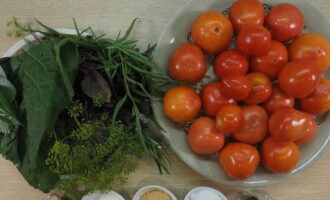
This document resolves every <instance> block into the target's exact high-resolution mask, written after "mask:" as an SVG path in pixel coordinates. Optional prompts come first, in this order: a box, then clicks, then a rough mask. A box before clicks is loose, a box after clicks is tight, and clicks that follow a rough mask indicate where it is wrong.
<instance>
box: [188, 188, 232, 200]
mask: <svg viewBox="0 0 330 200" xmlns="http://www.w3.org/2000/svg"><path fill="white" fill-rule="evenodd" d="M199 190H210V191H213V192H215V193H217V194H218V196H219V197H220V198H221V200H227V197H225V195H223V194H222V193H221V192H220V191H218V190H216V189H213V188H210V187H197V188H194V189H192V190H190V191H189V192H188V193H187V194H186V196H185V198H184V200H189V197H190V196H191V195H192V194H193V193H195V192H197V191H199Z"/></svg>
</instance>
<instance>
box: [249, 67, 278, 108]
mask: <svg viewBox="0 0 330 200" xmlns="http://www.w3.org/2000/svg"><path fill="white" fill-rule="evenodd" d="M246 77H247V78H248V79H249V81H250V82H251V83H252V90H251V92H250V94H249V96H248V98H246V99H244V102H245V103H247V104H259V103H262V102H264V101H266V100H267V99H268V98H269V97H270V95H271V94H272V87H273V86H272V82H271V81H270V80H269V78H268V77H267V76H266V75H264V74H262V73H259V72H253V73H250V74H248V75H247V76H246Z"/></svg>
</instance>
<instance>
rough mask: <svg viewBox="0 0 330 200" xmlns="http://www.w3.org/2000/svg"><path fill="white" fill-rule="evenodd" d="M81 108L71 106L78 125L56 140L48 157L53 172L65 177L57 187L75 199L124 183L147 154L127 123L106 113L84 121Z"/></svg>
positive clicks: (69, 113)
mask: <svg viewBox="0 0 330 200" xmlns="http://www.w3.org/2000/svg"><path fill="white" fill-rule="evenodd" d="M82 107H83V106H82V104H81V103H79V102H74V103H73V104H72V105H71V106H70V108H69V109H68V116H70V117H71V119H73V120H74V121H76V127H77V128H76V129H74V130H72V131H71V133H69V134H67V136H66V137H65V138H63V139H58V140H57V141H56V142H55V143H54V145H53V147H52V148H51V149H50V152H49V157H48V158H47V160H46V164H47V165H48V166H49V167H50V169H51V171H52V172H54V173H56V174H58V175H60V176H61V177H62V178H61V179H60V180H59V182H58V186H57V187H58V189H59V190H60V191H64V192H65V195H66V196H67V197H70V198H72V199H80V198H81V197H83V196H84V195H86V194H88V193H89V192H93V191H101V192H105V191H108V190H111V188H112V187H113V186H115V185H118V184H123V183H124V182H125V181H126V178H127V175H128V174H129V173H131V172H133V171H134V170H135V169H136V168H137V167H138V159H139V158H141V157H142V156H143V154H144V151H143V147H142V146H141V144H140V143H139V141H138V140H136V136H134V135H133V134H131V133H129V130H128V129H127V128H126V126H125V125H124V124H122V123H120V122H114V121H111V120H110V119H109V117H108V116H109V115H107V114H106V113H104V114H103V115H102V116H100V117H99V118H98V119H96V118H95V119H94V120H92V121H89V120H85V119H84V117H85V116H83V114H84V113H83V112H82V110H81V108H82ZM65 120H68V119H65ZM59 125H61V123H58V125H57V126H59Z"/></svg>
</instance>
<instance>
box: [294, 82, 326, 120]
mask: <svg viewBox="0 0 330 200" xmlns="http://www.w3.org/2000/svg"><path fill="white" fill-rule="evenodd" d="M300 106H301V108H302V109H303V110H304V111H306V112H308V113H311V114H315V115H323V114H325V113H326V112H328V111H329V110H330V81H328V80H326V79H324V78H322V79H321V81H320V84H319V86H317V88H316V90H315V91H314V92H313V93H312V94H311V95H309V96H308V97H306V98H303V99H301V101H300Z"/></svg>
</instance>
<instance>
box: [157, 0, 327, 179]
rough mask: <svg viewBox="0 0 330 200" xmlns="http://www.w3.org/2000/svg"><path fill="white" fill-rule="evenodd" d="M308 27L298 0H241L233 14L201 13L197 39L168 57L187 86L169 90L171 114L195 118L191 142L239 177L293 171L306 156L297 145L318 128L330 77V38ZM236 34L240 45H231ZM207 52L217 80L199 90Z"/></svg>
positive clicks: (187, 119)
mask: <svg viewBox="0 0 330 200" xmlns="http://www.w3.org/2000/svg"><path fill="white" fill-rule="evenodd" d="M316 23H317V22H316ZM304 26H305V24H304V16H303V13H302V12H301V10H300V9H299V8H298V7H296V6H295V5H292V4H289V3H282V4H278V5H275V6H273V7H272V8H271V9H270V10H269V11H265V9H264V6H263V4H262V3H261V2H260V1H259V0H236V1H235V2H234V3H233V4H232V6H231V8H230V10H229V17H227V16H225V15H223V14H222V13H219V12H216V11H208V12H205V13H202V14H201V15H200V16H199V17H198V18H197V19H196V20H195V22H194V24H193V26H192V30H191V33H192V40H193V42H189V43H185V44H182V45H180V46H178V47H177V49H176V50H175V51H174V52H173V54H172V56H171V58H170V60H169V65H168V72H169V74H170V76H171V77H172V78H174V79H176V80H179V81H181V82H182V85H181V86H178V87H175V88H172V89H170V90H169V91H167V93H166V94H165V96H164V102H163V103H164V104H163V110H164V113H165V115H166V116H168V117H169V118H171V119H172V120H173V121H175V122H179V123H184V122H191V125H190V127H189V131H188V135H187V142H188V144H189V146H190V148H191V149H192V150H193V151H194V152H195V153H197V154H201V155H206V154H217V153H219V157H218V161H219V163H220V165H221V166H222V168H223V169H224V171H225V172H226V174H227V175H228V176H229V177H231V178H233V179H246V178H248V177H250V176H251V175H253V174H254V173H255V171H256V168H257V167H258V166H259V165H260V164H262V165H263V166H264V168H266V169H267V170H269V171H271V172H276V173H286V172H290V171H291V170H292V169H294V168H295V167H296V165H297V163H298V161H299V158H300V151H299V148H298V145H300V144H305V143H307V142H309V141H311V140H312V139H313V138H314V137H315V135H316V134H317V124H316V121H315V119H314V118H313V116H314V115H323V114H325V113H326V112H328V111H329V110H330V81H328V80H326V79H325V78H322V73H324V72H326V71H327V69H328V67H329V65H330V45H329V44H328V42H327V40H326V39H325V38H324V37H323V36H321V35H319V34H317V33H302V31H303V29H304ZM233 41H234V43H235V44H236V45H235V49H228V48H229V46H230V44H231V43H232V42H233ZM206 55H213V57H214V61H213V69H214V74H215V75H216V76H217V77H218V79H219V80H217V81H215V82H211V83H208V84H207V85H204V86H203V87H202V89H201V92H200V94H198V93H197V92H196V90H195V89H193V84H196V83H198V82H199V81H201V79H203V77H204V76H205V73H206V71H207V67H208V64H207V61H206ZM201 113H202V115H201ZM200 116H202V117H200ZM226 138H231V139H230V140H227V139H226ZM228 141H230V142H228Z"/></svg>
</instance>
